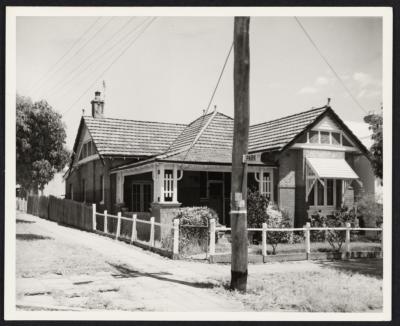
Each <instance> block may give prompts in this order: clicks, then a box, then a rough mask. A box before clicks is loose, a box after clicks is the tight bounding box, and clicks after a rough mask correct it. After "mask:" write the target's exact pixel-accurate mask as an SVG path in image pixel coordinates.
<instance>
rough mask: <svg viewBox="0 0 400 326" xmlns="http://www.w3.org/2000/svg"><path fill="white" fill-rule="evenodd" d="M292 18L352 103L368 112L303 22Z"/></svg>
mask: <svg viewBox="0 0 400 326" xmlns="http://www.w3.org/2000/svg"><path fill="white" fill-rule="evenodd" d="M294 19H295V20H296V22H297V24H298V25H299V26H300V28H301V29H302V31H303V32H304V34H305V35H306V37H307V39H308V40H309V41H310V43H311V44H312V45H313V47H314V48H315V49H316V50H317V52H318V54H319V55H320V56H321V58H322V59H323V60H324V61H325V63H326V64H327V66H328V67H329V69H330V70H331V71H332V73H333V74H334V75H335V77H336V78H337V80H338V81H339V82H340V84H341V85H342V86H343V88H344V89H345V91H346V92H347V93H348V94H349V96H350V97H351V98H352V100H353V101H354V103H356V104H357V106H358V107H359V108H360V109H361V110H362V111H363V112H364V113H365V114H368V112H367V110H365V109H364V107H363V106H362V105H361V104H360V102H359V101H358V100H357V99H356V98H355V96H354V95H353V94H352V93H351V91H350V89H349V88H348V87H347V86H346V84H345V83H344V81H343V79H342V78H341V77H340V75H339V74H338V73H337V72H336V70H335V69H334V68H333V66H332V65H331V64H330V63H329V61H328V59H327V58H326V57H325V56H324V54H323V53H322V51H321V50H320V49H319V47H318V46H317V44H316V43H315V42H314V40H313V39H312V37H311V35H310V34H309V33H308V32H307V30H306V29H305V27H304V26H303V24H302V23H301V22H300V20H299V19H298V18H297V17H296V16H295V17H294Z"/></svg>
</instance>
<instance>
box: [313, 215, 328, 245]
mask: <svg viewBox="0 0 400 326" xmlns="http://www.w3.org/2000/svg"><path fill="white" fill-rule="evenodd" d="M310 225H311V227H325V226H327V225H326V217H325V216H323V215H321V214H320V213H319V212H318V211H315V212H314V213H312V214H311V216H310ZM310 241H311V242H323V241H325V231H312V232H310Z"/></svg>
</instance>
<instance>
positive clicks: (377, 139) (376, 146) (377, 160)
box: [364, 113, 383, 183]
mask: <svg viewBox="0 0 400 326" xmlns="http://www.w3.org/2000/svg"><path fill="white" fill-rule="evenodd" d="M364 121H365V122H366V123H368V124H369V129H370V130H372V137H371V138H372V141H373V144H372V146H371V148H370V151H371V155H372V168H373V169H374V173H375V175H376V176H377V177H378V178H380V179H381V183H382V174H383V169H382V158H383V147H382V146H383V144H382V139H383V135H382V125H383V118H382V113H380V114H377V113H374V114H369V115H367V116H366V117H364Z"/></svg>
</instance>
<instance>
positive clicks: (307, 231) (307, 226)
mask: <svg viewBox="0 0 400 326" xmlns="http://www.w3.org/2000/svg"><path fill="white" fill-rule="evenodd" d="M310 226H311V225H310V222H307V223H306V225H305V226H304V230H305V238H306V239H305V241H306V258H307V259H309V258H310V253H311V243H310Z"/></svg>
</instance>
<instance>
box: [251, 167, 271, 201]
mask: <svg viewBox="0 0 400 326" xmlns="http://www.w3.org/2000/svg"><path fill="white" fill-rule="evenodd" d="M254 176H255V180H256V181H257V182H258V187H259V188H258V190H259V192H260V194H262V195H263V196H265V197H267V198H268V200H271V201H273V200H274V194H273V190H274V189H273V176H272V172H266V171H264V172H260V173H259V172H257V173H255V174H254Z"/></svg>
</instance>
